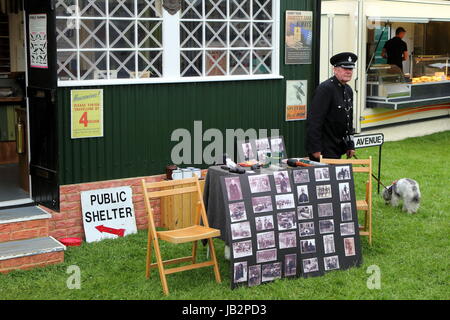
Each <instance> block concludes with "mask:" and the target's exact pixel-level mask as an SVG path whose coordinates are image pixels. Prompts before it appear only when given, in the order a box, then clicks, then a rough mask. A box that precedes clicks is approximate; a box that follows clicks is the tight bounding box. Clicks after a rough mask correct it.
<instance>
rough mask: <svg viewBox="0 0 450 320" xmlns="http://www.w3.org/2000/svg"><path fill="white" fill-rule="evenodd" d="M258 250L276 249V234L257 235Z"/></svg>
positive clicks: (270, 232)
mask: <svg viewBox="0 0 450 320" xmlns="http://www.w3.org/2000/svg"><path fill="white" fill-rule="evenodd" d="M256 243H257V245H258V250H261V249H267V248H274V247H275V233H274V232H273V231H269V232H262V233H258V234H256Z"/></svg>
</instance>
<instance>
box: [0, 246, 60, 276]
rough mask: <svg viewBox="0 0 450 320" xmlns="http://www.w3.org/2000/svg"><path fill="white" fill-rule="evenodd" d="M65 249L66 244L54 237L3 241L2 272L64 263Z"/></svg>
mask: <svg viewBox="0 0 450 320" xmlns="http://www.w3.org/2000/svg"><path fill="white" fill-rule="evenodd" d="M2 249H3V253H2ZM65 250H66V246H64V245H63V244H61V243H60V242H59V241H57V240H56V239H55V238H53V237H45V238H37V239H28V240H20V241H10V242H6V243H1V244H0V273H7V272H10V271H13V270H17V269H32V268H36V267H44V266H47V265H51V264H57V263H62V262H64V251H65Z"/></svg>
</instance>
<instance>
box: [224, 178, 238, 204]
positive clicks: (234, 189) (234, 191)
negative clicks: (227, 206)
mask: <svg viewBox="0 0 450 320" xmlns="http://www.w3.org/2000/svg"><path fill="white" fill-rule="evenodd" d="M225 186H226V187H227V194H228V200H230V201H236V200H242V189H241V182H240V181H239V177H229V178H225Z"/></svg>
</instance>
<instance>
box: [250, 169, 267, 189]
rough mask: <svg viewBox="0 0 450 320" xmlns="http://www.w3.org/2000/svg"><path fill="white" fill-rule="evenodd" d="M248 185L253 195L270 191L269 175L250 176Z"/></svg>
mask: <svg viewBox="0 0 450 320" xmlns="http://www.w3.org/2000/svg"><path fill="white" fill-rule="evenodd" d="M248 183H249V185H250V191H251V192H252V193H259V192H268V191H270V181H269V176H268V175H267V174H258V175H253V176H248Z"/></svg>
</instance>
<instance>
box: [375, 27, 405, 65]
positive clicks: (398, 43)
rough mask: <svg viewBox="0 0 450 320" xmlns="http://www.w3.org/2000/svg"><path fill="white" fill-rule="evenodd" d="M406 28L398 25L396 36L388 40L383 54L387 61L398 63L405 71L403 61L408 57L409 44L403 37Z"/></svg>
mask: <svg viewBox="0 0 450 320" xmlns="http://www.w3.org/2000/svg"><path fill="white" fill-rule="evenodd" d="M405 34H406V30H405V29H404V28H402V27H398V28H397V30H395V37H393V38H392V39H390V40H388V41H386V43H385V45H384V47H383V50H382V52H381V56H382V57H383V58H385V59H387V63H388V64H391V65H396V66H397V67H399V68H400V70H402V71H403V61H405V60H406V59H408V46H407V45H406V42H405V41H403V40H402V39H403V38H404V37H405Z"/></svg>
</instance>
